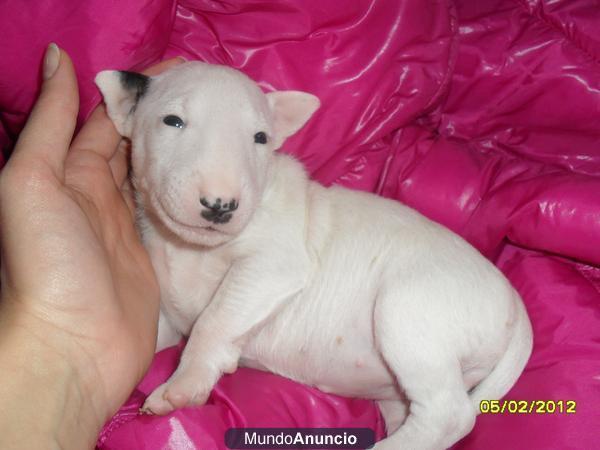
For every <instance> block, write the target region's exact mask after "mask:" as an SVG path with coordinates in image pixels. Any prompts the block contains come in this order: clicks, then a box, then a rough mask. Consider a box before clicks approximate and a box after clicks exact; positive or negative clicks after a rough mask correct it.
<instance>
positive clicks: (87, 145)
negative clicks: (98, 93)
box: [71, 58, 184, 168]
mask: <svg viewBox="0 0 600 450" xmlns="http://www.w3.org/2000/svg"><path fill="white" fill-rule="evenodd" d="M183 61H184V60H183V59H182V58H173V59H169V60H167V61H163V62H161V63H159V64H156V65H155V66H152V67H151V68H150V69H148V70H147V71H144V73H145V74H147V75H156V74H158V73H160V72H162V71H164V70H166V69H168V68H170V67H172V66H175V65H177V64H181V63H182V62H183ZM120 140H121V136H120V135H119V133H117V130H116V129H115V127H114V125H113V123H112V121H111V120H110V119H109V117H108V115H107V114H106V108H105V106H104V104H101V105H99V106H98V107H96V109H95V110H94V112H93V113H92V114H91V115H90V118H89V119H88V120H87V122H86V123H85V125H84V126H83V128H82V129H81V131H80V132H79V133H78V134H77V137H76V138H75V140H74V141H73V145H72V146H71V152H73V153H76V152H78V151H82V150H85V151H93V152H94V153H97V154H98V155H100V156H102V157H103V158H104V159H105V160H107V161H108V160H110V159H111V158H112V157H113V156H114V155H115V154H116V151H117V144H118V143H119V141H120ZM118 160H119V161H121V158H118ZM119 164H120V163H119ZM119 164H117V163H114V164H113V165H112V166H113V167H115V168H118V167H119Z"/></svg>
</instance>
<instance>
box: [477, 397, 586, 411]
mask: <svg viewBox="0 0 600 450" xmlns="http://www.w3.org/2000/svg"><path fill="white" fill-rule="evenodd" d="M576 408H577V402H576V401H575V400H482V401H481V402H480V403H479V411H481V413H482V414H504V413H509V414H575V412H576Z"/></svg>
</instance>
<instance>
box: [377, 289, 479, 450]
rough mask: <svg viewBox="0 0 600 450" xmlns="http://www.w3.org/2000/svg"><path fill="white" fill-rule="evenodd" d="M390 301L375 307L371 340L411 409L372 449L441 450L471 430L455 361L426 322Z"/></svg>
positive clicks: (471, 411)
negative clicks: (392, 430)
mask: <svg viewBox="0 0 600 450" xmlns="http://www.w3.org/2000/svg"><path fill="white" fill-rule="evenodd" d="M389 300H390V299H388V300H387V301H385V300H384V302H383V304H382V305H376V308H375V339H376V342H377V346H378V348H379V350H380V352H381V354H382V356H383V358H384V359H385V361H386V363H387V365H388V367H389V368H390V370H391V371H392V372H393V373H394V375H395V376H396V378H397V380H398V383H399V385H400V387H401V388H402V389H403V390H404V392H405V394H406V397H407V399H408V401H409V402H410V405H409V411H408V416H407V418H406V420H405V421H404V423H403V424H402V425H401V426H400V428H399V429H398V430H397V431H395V432H393V433H391V434H389V435H388V437H387V438H386V439H384V440H382V441H381V442H379V443H378V444H377V445H376V446H375V449H377V450H388V449H389V450H442V449H446V448H448V447H450V446H451V445H452V444H454V443H455V442H456V441H458V440H459V439H460V438H462V437H463V436H464V435H466V434H467V433H468V432H469V431H471V429H472V428H473V426H474V424H475V410H474V407H473V405H472V402H471V400H470V399H469V396H468V394H467V391H466V388H465V385H464V382H463V378H462V371H461V368H460V364H459V361H458V359H457V358H456V357H455V356H454V355H455V354H454V353H453V352H452V350H451V348H452V346H451V345H448V342H441V341H443V340H444V338H445V337H444V336H443V335H441V334H440V333H439V332H438V333H436V329H435V328H432V323H427V322H428V319H427V317H422V316H421V315H420V312H419V313H417V312H415V313H411V311H410V309H401V308H398V302H397V299H392V301H389ZM393 300H396V302H394V301H393ZM386 303H387V305H386ZM411 315H419V316H420V319H418V318H417V317H411ZM438 330H439V328H438Z"/></svg>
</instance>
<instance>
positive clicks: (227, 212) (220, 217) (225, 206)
mask: <svg viewBox="0 0 600 450" xmlns="http://www.w3.org/2000/svg"><path fill="white" fill-rule="evenodd" d="M200 204H201V205H202V206H204V208H206V209H204V210H203V211H202V212H201V213H200V215H201V216H202V217H204V218H205V219H206V220H208V221H209V222H213V223H227V222H229V221H230V220H231V217H232V216H233V211H235V210H236V209H238V206H239V203H238V202H237V200H235V199H232V200H231V201H230V202H221V199H220V198H217V200H216V201H215V202H214V203H211V202H210V201H209V200H207V199H206V197H202V198H201V199H200Z"/></svg>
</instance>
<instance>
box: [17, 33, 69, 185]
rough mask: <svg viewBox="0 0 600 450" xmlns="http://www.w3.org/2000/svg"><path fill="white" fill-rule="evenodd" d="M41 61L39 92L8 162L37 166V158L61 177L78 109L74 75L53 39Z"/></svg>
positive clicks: (63, 53)
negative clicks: (41, 75)
mask: <svg viewBox="0 0 600 450" xmlns="http://www.w3.org/2000/svg"><path fill="white" fill-rule="evenodd" d="M43 64H44V66H43V77H44V81H43V83H42V89H41V92H40V96H39V97H38V100H37V102H36V103H35V106H34V107H33V110H32V111H31V114H30V115H29V119H28V120H27V124H26V125H25V128H23V131H22V132H21V134H20V136H19V140H18V141H17V145H16V146H15V150H14V152H13V156H12V157H11V158H10V160H9V165H10V164H11V162H12V163H13V164H14V163H18V162H19V161H21V162H22V163H24V164H28V163H29V164H28V166H30V167H39V165H38V164H37V163H39V162H41V163H43V164H44V165H46V166H48V167H49V168H50V169H51V170H52V171H53V172H54V174H55V175H56V176H58V177H59V178H60V179H62V178H63V163H64V160H65V157H66V154H67V151H68V149H69V145H70V143H71V138H72V137H73V132H74V130H75V124H76V122H77V112H78V110H79V93H78V90H77V77H76V76H75V71H74V70H73V64H72V63H71V58H69V56H68V55H67V54H66V53H65V52H64V51H62V50H61V49H59V48H58V46H57V45H56V44H54V43H52V44H50V45H49V46H48V48H47V49H46V53H45V55H44V63H43ZM31 163H33V165H30V164H31Z"/></svg>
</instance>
